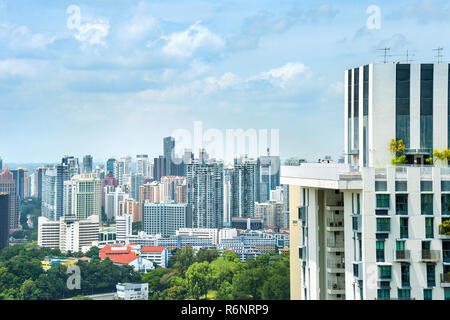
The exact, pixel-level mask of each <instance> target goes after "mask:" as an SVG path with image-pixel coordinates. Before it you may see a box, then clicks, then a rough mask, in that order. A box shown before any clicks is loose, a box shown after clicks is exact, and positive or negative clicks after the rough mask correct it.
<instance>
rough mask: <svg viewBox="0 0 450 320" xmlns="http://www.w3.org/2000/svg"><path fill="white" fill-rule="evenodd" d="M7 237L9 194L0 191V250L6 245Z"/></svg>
mask: <svg viewBox="0 0 450 320" xmlns="http://www.w3.org/2000/svg"><path fill="white" fill-rule="evenodd" d="M8 239H9V194H8V193H6V192H0V250H2V249H3V248H6V247H7V246H8Z"/></svg>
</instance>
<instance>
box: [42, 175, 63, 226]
mask: <svg viewBox="0 0 450 320" xmlns="http://www.w3.org/2000/svg"><path fill="white" fill-rule="evenodd" d="M57 176H58V171H57V169H56V167H55V168H47V169H46V170H45V171H44V172H43V177H42V201H41V208H42V209H41V215H42V216H43V217H45V218H47V219H49V220H52V221H58V218H59V217H57V215H56V189H57V188H56V181H57Z"/></svg>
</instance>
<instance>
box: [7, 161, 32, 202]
mask: <svg viewBox="0 0 450 320" xmlns="http://www.w3.org/2000/svg"><path fill="white" fill-rule="evenodd" d="M11 172H12V173H13V177H14V181H15V183H16V192H17V195H18V196H19V199H20V200H23V199H25V198H28V197H29V196H30V194H29V193H28V192H29V189H28V169H27V168H17V169H15V170H11Z"/></svg>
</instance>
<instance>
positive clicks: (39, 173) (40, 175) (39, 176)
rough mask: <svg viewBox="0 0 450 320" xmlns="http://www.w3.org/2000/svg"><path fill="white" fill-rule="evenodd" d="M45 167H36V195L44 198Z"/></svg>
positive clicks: (40, 198)
mask: <svg viewBox="0 0 450 320" xmlns="http://www.w3.org/2000/svg"><path fill="white" fill-rule="evenodd" d="M46 169H47V168H45V167H39V168H36V171H35V173H34V183H35V186H34V197H36V198H38V199H39V200H42V183H43V181H44V174H45V170H46Z"/></svg>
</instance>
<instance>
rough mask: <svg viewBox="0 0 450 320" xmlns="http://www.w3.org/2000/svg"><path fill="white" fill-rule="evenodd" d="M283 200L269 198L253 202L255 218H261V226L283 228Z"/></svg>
mask: <svg viewBox="0 0 450 320" xmlns="http://www.w3.org/2000/svg"><path fill="white" fill-rule="evenodd" d="M283 212H284V211H283V202H281V201H275V200H269V201H266V202H263V203H258V202H256V203H255V218H262V221H263V227H264V228H267V227H272V226H273V227H277V228H285V227H286V225H285V219H284V214H283Z"/></svg>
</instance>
